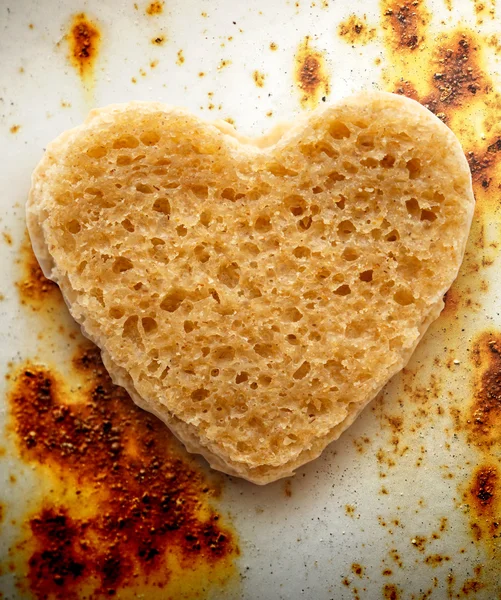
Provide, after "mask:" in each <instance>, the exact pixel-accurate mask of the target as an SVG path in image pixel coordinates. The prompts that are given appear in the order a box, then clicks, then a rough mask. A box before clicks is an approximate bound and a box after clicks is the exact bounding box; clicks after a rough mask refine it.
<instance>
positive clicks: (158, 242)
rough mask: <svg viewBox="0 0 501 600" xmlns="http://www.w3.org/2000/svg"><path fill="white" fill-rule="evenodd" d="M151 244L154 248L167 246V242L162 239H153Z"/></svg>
mask: <svg viewBox="0 0 501 600" xmlns="http://www.w3.org/2000/svg"><path fill="white" fill-rule="evenodd" d="M150 242H151V243H152V245H153V246H165V242H164V240H162V239H161V238H157V237H153V238H151V240H150Z"/></svg>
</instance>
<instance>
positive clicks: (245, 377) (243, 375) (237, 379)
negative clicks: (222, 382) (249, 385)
mask: <svg viewBox="0 0 501 600" xmlns="http://www.w3.org/2000/svg"><path fill="white" fill-rule="evenodd" d="M248 379H249V374H248V373H246V372H245V371H242V372H241V373H238V374H237V376H236V377H235V383H244V382H245V381H247V380H248Z"/></svg>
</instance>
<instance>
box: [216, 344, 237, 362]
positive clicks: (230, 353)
mask: <svg viewBox="0 0 501 600" xmlns="http://www.w3.org/2000/svg"><path fill="white" fill-rule="evenodd" d="M212 356H213V357H214V360H215V361H216V362H220V363H229V362H231V361H232V360H233V359H234V358H235V348H233V347H232V346H218V347H217V348H215V349H214V350H213V351H212Z"/></svg>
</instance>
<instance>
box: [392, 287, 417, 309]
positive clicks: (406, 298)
mask: <svg viewBox="0 0 501 600" xmlns="http://www.w3.org/2000/svg"><path fill="white" fill-rule="evenodd" d="M393 300H395V302H396V303H397V304H400V306H408V305H409V304H412V303H413V302H414V296H413V295H412V293H411V292H410V291H409V290H406V289H405V288H401V289H399V290H397V291H396V292H395V294H394V295H393Z"/></svg>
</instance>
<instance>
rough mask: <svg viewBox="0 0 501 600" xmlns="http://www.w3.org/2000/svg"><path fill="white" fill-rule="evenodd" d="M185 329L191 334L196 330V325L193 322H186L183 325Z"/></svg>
mask: <svg viewBox="0 0 501 600" xmlns="http://www.w3.org/2000/svg"><path fill="white" fill-rule="evenodd" d="M183 328H184V330H185V331H186V333H191V332H192V331H193V330H194V329H195V323H193V321H185V322H184V324H183Z"/></svg>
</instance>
